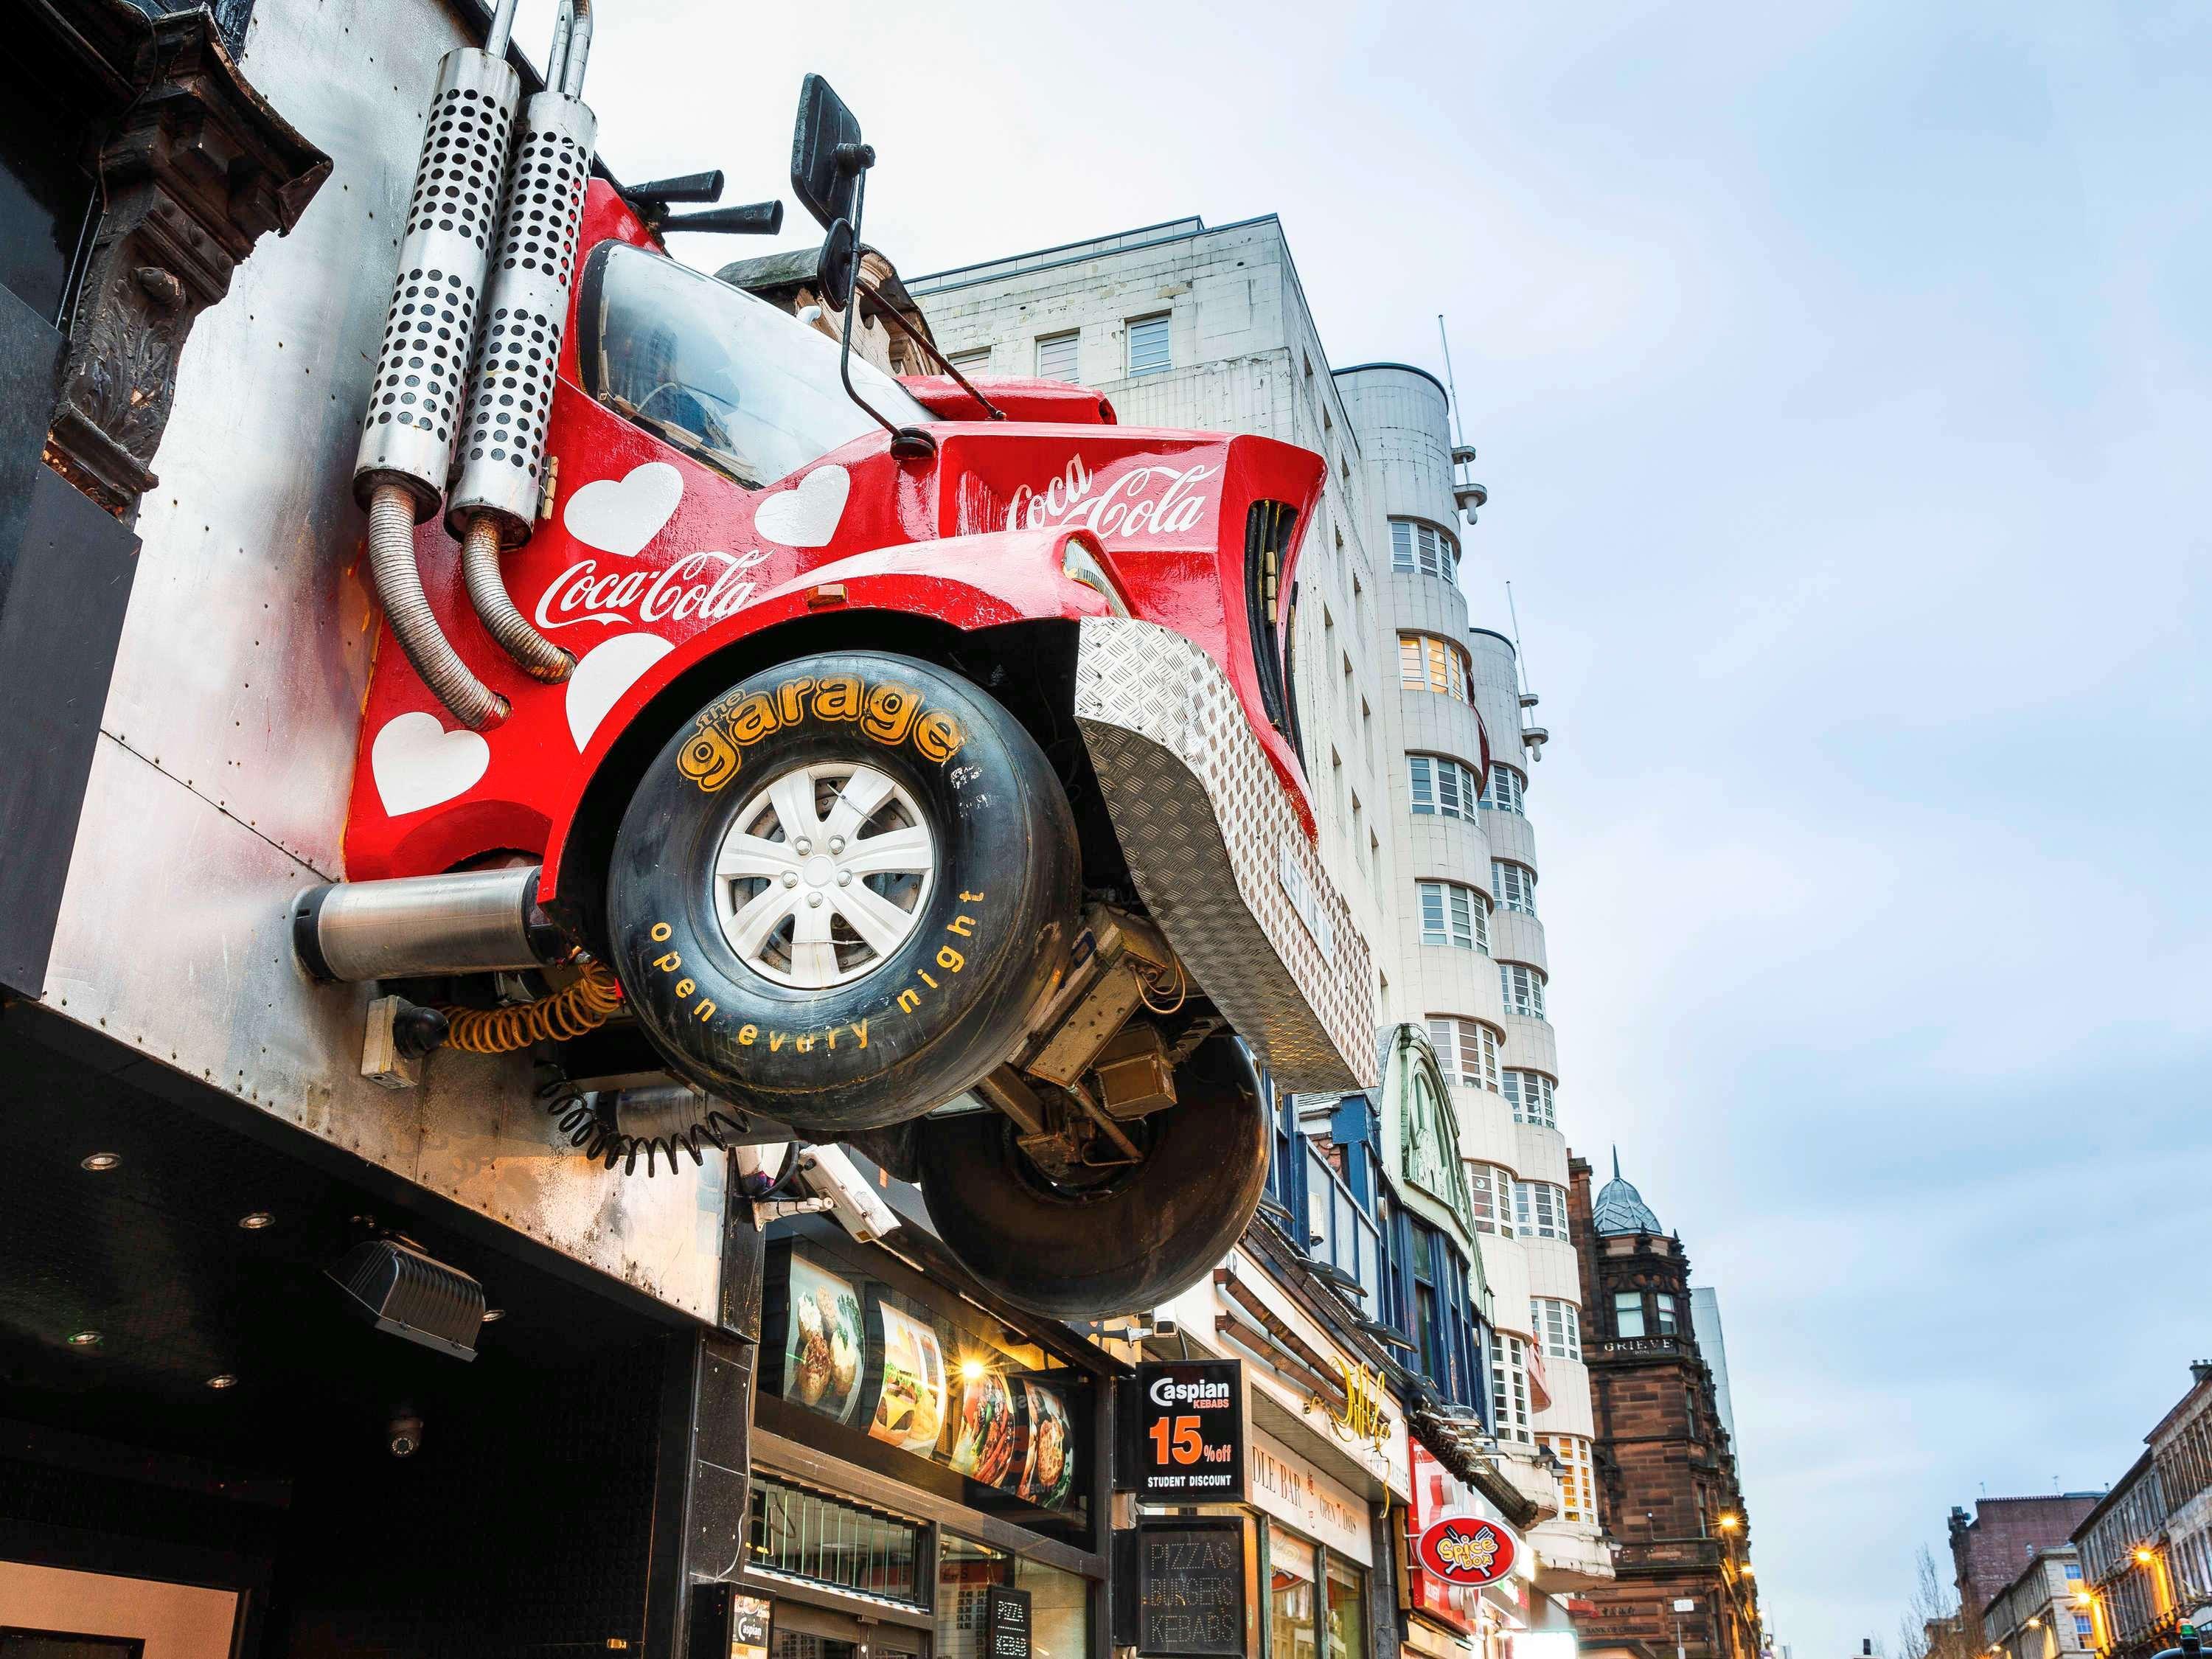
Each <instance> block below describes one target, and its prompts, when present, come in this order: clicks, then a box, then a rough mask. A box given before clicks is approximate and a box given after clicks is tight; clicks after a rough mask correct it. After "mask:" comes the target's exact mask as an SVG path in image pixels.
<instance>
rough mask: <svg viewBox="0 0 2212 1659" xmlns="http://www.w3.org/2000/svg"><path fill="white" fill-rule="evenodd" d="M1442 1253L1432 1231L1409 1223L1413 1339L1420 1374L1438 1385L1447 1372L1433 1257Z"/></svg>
mask: <svg viewBox="0 0 2212 1659" xmlns="http://www.w3.org/2000/svg"><path fill="white" fill-rule="evenodd" d="M1442 1253H1443V1247H1442V1246H1441V1245H1440V1244H1439V1243H1437V1234H1436V1229H1434V1228H1433V1227H1427V1226H1424V1225H1422V1224H1421V1223H1419V1222H1418V1221H1417V1222H1415V1223H1414V1224H1413V1340H1414V1341H1415V1342H1416V1343H1418V1344H1419V1352H1420V1356H1421V1374H1422V1375H1423V1376H1426V1377H1428V1378H1429V1379H1430V1380H1431V1381H1432V1382H1440V1381H1442V1380H1443V1377H1445V1376H1447V1375H1448V1374H1449V1370H1450V1366H1449V1364H1448V1363H1447V1361H1448V1356H1447V1354H1446V1352H1445V1342H1446V1337H1445V1330H1444V1322H1443V1297H1442V1296H1441V1294H1440V1293H1439V1291H1438V1290H1437V1261H1436V1258H1437V1256H1438V1255H1441V1254H1442Z"/></svg>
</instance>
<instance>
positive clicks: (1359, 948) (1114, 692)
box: [1075, 617, 1377, 1091]
mask: <svg viewBox="0 0 2212 1659" xmlns="http://www.w3.org/2000/svg"><path fill="white" fill-rule="evenodd" d="M1081 626H1082V634H1081V646H1080V651H1079V656H1078V658H1077V660H1076V682H1075V714H1076V719H1077V720H1078V722H1079V724H1080V725H1081V726H1082V728H1083V738H1084V742H1085V745H1086V746H1087V747H1088V748H1089V750H1090V751H1091V764H1092V766H1093V767H1094V768H1095V769H1097V774H1098V781H1099V786H1100V788H1101V789H1102V791H1103V793H1104V795H1105V799H1106V810H1107V813H1108V816H1109V817H1111V818H1112V820H1113V823H1114V829H1115V834H1116V835H1118V836H1120V837H1121V848H1122V851H1123V854H1125V855H1126V856H1127V859H1128V861H1129V872H1130V874H1131V875H1132V876H1133V878H1135V880H1136V884H1137V890H1138V891H1139V892H1140V893H1141V894H1143V895H1144V898H1145V902H1146V905H1147V906H1148V907H1150V908H1151V910H1152V919H1153V921H1156V922H1157V923H1158V925H1159V927H1160V928H1161V930H1162V931H1163V932H1164V933H1166V935H1167V937H1168V940H1169V942H1170V944H1171V945H1174V946H1175V948H1176V953H1177V954H1178V955H1179V956H1181V957H1182V959H1183V962H1184V963H1185V964H1186V965H1187V966H1188V968H1189V969H1190V971H1191V973H1192V974H1193V975H1194V976H1195V977H1196V978H1197V980H1198V982H1199V984H1200V987H1202V988H1203V989H1204V990H1205V992H1206V995H1207V996H1208V997H1210V998H1212V1000H1213V1002H1214V1005H1215V1006H1217V1007H1218V1008H1219V1009H1220V1010H1221V1011H1222V1012H1223V1013H1224V1014H1225V1015H1227V1016H1228V1018H1229V1020H1230V1022H1231V1024H1233V1025H1235V1027H1236V1028H1237V1032H1238V1034H1239V1035H1240V1036H1243V1038H1244V1039H1245V1041H1246V1042H1249V1043H1250V1044H1251V1045H1252V1048H1253V1050H1254V1052H1255V1054H1257V1055H1258V1056H1259V1058H1260V1060H1261V1062H1262V1063H1263V1064H1264V1065H1266V1066H1267V1068H1268V1070H1269V1071H1270V1072H1271V1073H1273V1075H1274V1079H1275V1082H1276V1085H1277V1086H1278V1087H1279V1088H1282V1089H1286V1090H1291V1091H1308V1090H1315V1091H1318V1090H1327V1089H1347V1088H1365V1087H1368V1086H1370V1085H1372V1084H1374V1083H1375V1082H1376V1080H1377V1079H1376V1065H1375V1048H1374V1032H1375V1001H1374V992H1373V980H1372V976H1371V975H1370V971H1369V962H1368V945H1367V941H1366V939H1364V938H1362V937H1361V935H1360V934H1359V933H1358V931H1357V930H1356V929H1355V928H1354V927H1352V916H1351V911H1350V909H1349V908H1348V907H1347V906H1346V903H1345V902H1344V899H1343V897H1342V896H1341V895H1340V894H1339V893H1338V891H1337V890H1336V886H1335V884H1334V883H1333V882H1332V881H1331V880H1330V879H1329V878H1328V872H1327V871H1326V870H1325V869H1324V868H1323V867H1322V860H1321V856H1320V854H1318V852H1316V849H1315V848H1314V846H1313V844H1312V843H1311V842H1309V841H1308V840H1307V839H1306V836H1305V832H1304V829H1303V828H1302V827H1301V826H1300V824H1299V823H1298V819H1297V814H1296V813H1295V812H1294V811H1292V810H1291V804H1290V802H1289V801H1288V800H1287V799H1285V797H1284V794H1283V789H1282V785H1281V784H1280V783H1279V781H1277V778H1276V775H1275V772H1274V769H1273V767H1271V766H1270V765H1269V764H1268V762H1267V755H1266V753H1265V751H1264V750H1261V747H1260V743H1259V739H1258V738H1255V736H1254V735H1253V733H1252V729H1251V726H1249V723H1248V722H1247V721H1246V720H1245V716H1244V710H1243V705H1242V704H1241V703H1239V702H1238V701H1237V694H1236V692H1235V691H1234V690H1232V689H1231V686H1230V684H1229V677H1228V676H1227V675H1226V674H1225V673H1224V672H1223V671H1221V667H1220V665H1218V664H1217V663H1216V662H1215V661H1214V660H1213V659H1212V658H1211V657H1209V656H1207V655H1206V653H1205V652H1203V651H1201V650H1200V649H1199V647H1197V646H1195V645H1194V644H1192V643H1191V641H1188V640H1187V639H1185V638H1184V637H1183V636H1182V635H1180V634H1176V633H1173V632H1171V631H1170V630H1169V629H1164V628H1160V627H1158V626H1156V625H1154V624H1152V623H1142V622H1132V621H1124V620H1121V619H1119V618H1106V617H1088V618H1085V620H1084V622H1083V623H1082V625H1081ZM1294 888H1295V889H1302V896H1303V898H1304V903H1303V904H1301V902H1300V897H1301V895H1299V894H1294V891H1293V889H1294ZM1302 910H1303V911H1304V914H1301V912H1302ZM1317 934H1318V935H1319V936H1318V937H1317ZM1322 939H1328V946H1327V947H1326V948H1325V947H1324V945H1323V943H1322Z"/></svg>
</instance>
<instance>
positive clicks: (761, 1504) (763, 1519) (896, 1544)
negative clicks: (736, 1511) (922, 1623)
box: [746, 1475, 923, 1607]
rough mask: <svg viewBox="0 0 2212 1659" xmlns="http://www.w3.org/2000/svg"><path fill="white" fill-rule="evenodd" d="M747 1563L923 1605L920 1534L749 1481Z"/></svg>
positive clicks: (839, 1504) (851, 1508) (799, 1491)
mask: <svg viewBox="0 0 2212 1659" xmlns="http://www.w3.org/2000/svg"><path fill="white" fill-rule="evenodd" d="M746 1544H747V1559H748V1560H749V1561H750V1565H752V1566H754V1567H755V1568H756V1569H758V1570H760V1571H764V1572H768V1573H772V1574H775V1575H777V1576H779V1577H785V1578H798V1579H804V1580H806V1581H808V1582H810V1583H817V1584H827V1585H831V1586H834V1587H835V1588H836V1589H847V1590H858V1591H860V1592H861V1593H863V1594H865V1595H880V1596H882V1597H883V1598H884V1600H885V1601H904V1602H907V1603H908V1604H909V1605H910V1606H914V1607H920V1606H921V1605H923V1600H922V1595H921V1577H920V1572H919V1567H920V1564H921V1554H922V1551H921V1527H919V1526H918V1525H916V1524H915V1522H911V1521H907V1520H903V1519H902V1518H900V1517H899V1516H893V1515H885V1514H884V1513H883V1512H882V1511H880V1510H870V1509H864V1508H862V1507H861V1506H860V1504H852V1503H848V1502H846V1501H845V1500H844V1499H842V1498H831V1497H829V1496H827V1495H826V1494H824V1493H822V1492H809V1491H807V1490H806V1489H805V1487H803V1486H787V1485H786V1484H784V1483H783V1482H782V1481H781V1480H767V1479H765V1478H763V1477H762V1476H760V1475H755V1476H754V1477H753V1487H752V1514H751V1523H750V1527H749V1528H748V1529H747V1537H746Z"/></svg>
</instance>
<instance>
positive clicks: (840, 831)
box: [714, 761, 937, 991]
mask: <svg viewBox="0 0 2212 1659" xmlns="http://www.w3.org/2000/svg"><path fill="white" fill-rule="evenodd" d="M936 875H937V837H936V836H934V835H933V833H932V832H931V830H930V827H929V820H928V819H927V817H924V816H923V815H922V811H921V807H920V806H919V805H916V803H915V799H914V797H913V796H912V795H910V794H908V793H907V792H906V791H905V790H904V789H902V788H901V787H899V785H898V783H897V782H896V781H895V780H894V779H893V778H891V777H890V775H888V774H887V773H884V772H879V771H878V770H877V769H875V768H874V767H872V766H868V765H866V764H863V763H858V762H854V761H828V762H824V763H821V764H818V765H814V766H799V767H794V768H793V769H791V770H790V771H788V772H786V773H783V774H781V775H780V776H777V777H775V778H771V779H770V780H769V782H768V783H767V784H766V786H765V787H763V788H761V789H760V790H759V791H758V792H757V793H755V794H754V795H753V797H752V799H750V800H748V801H747V802H746V803H745V805H744V808H743V809H742V810H741V811H739V812H738V816H737V817H736V818H735V819H734V820H733V821H732V823H731V825H730V829H729V832H728V833H727V834H726V835H725V836H723V837H722V844H721V846H720V848H719V849H717V851H716V853H715V855H714V910H715V914H716V915H717V916H718V917H719V918H720V921H721V924H722V936H723V938H725V939H727V940H728V941H729V944H730V948H731V949H732V951H736V952H737V953H738V959H739V960H741V961H742V962H744V964H745V966H747V967H748V968H750V969H752V970H753V971H754V972H755V973H757V974H759V975H762V976H763V978H765V979H771V980H774V981H775V982H776V983H777V984H779V985H788V986H792V987H794V988H796V989H799V990H804V991H825V990H828V989H829V988H831V987H835V986H839V985H849V984H850V983H852V982H853V981H854V980H857V979H861V978H865V977H866V975H869V974H871V973H872V972H874V971H875V970H876V969H878V968H880V967H881V966H883V964H884V962H885V960H887V959H888V958H889V957H891V956H892V955H893V954H894V953H896V951H897V950H898V948H899V947H900V946H901V945H904V944H905V943H906V942H907V940H908V939H909V938H911V937H912V936H913V933H914V930H915V928H916V927H918V926H920V925H921V915H922V911H923V909H924V908H925V907H926V906H927V903H928V902H929V890H930V887H931V885H932V884H933V882H934V880H935V878H936Z"/></svg>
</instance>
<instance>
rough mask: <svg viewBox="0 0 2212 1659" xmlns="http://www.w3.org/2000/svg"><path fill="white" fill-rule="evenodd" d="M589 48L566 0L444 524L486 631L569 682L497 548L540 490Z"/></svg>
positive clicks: (514, 186) (576, 210) (581, 3)
mask: <svg viewBox="0 0 2212 1659" xmlns="http://www.w3.org/2000/svg"><path fill="white" fill-rule="evenodd" d="M591 47H592V7H591V0H562V7H561V10H560V14H559V17H558V20H557V21H556V25H555V28H554V37H553V51H552V52H551V54H550V57H549V58H548V59H547V64H546V71H545V80H546V89H545V90H544V92H541V93H539V94H537V95H536V96H535V97H533V98H532V99H531V100H529V101H528V102H527V103H526V104H525V105H524V106H523V109H522V115H521V118H520V122H519V123H518V124H517V126H516V131H515V143H514V165H513V171H512V173H511V176H510V179H509V182H508V184H507V195H506V198H505V203H506V205H505V211H504V212H503V214H502V216H501V222H500V229H499V235H498V239H497V240H496V241H495V244H494V246H493V248H492V252H491V268H490V272H489V282H488V291H487V293H486V294H485V295H484V307H485V310H484V325H483V334H482V337H481V343H480V344H479V346H478V348H477V360H476V366H475V371H474V374H473V375H472V376H471V397H470V402H469V408H468V414H467V418H466V419H465V420H464V421H463V422H460V426H459V431H460V435H459V440H458V441H457V442H456V444H455V446H454V453H453V477H452V488H453V500H452V506H451V507H450V508H449V509H448V511H447V515H446V525H447V529H448V530H450V531H451V532H453V535H454V536H455V537H456V538H458V539H459V541H460V543H461V569H462V575H463V578H464V580H465V585H466V586H467V588H468V594H469V599H470V602H471V604H472V605H474V606H475V607H476V611H477V616H478V617H481V618H482V619H483V625H484V629H485V630H486V631H487V632H488V633H489V634H490V635H491V636H492V637H493V638H494V639H495V640H496V641H499V644H500V647H501V649H502V650H504V651H505V652H506V653H507V655H508V656H509V657H511V658H513V659H514V661H515V662H516V664H517V665H520V667H521V669H522V670H523V671H524V672H525V673H527V674H529V675H531V676H532V678H536V679H540V680H548V681H558V680H563V679H566V678H568V674H569V672H570V671H572V670H573V669H574V667H575V665H576V659H575V658H574V656H573V655H571V654H570V653H568V652H567V651H565V650H563V649H562V647H559V646H557V645H556V644H554V643H553V642H552V641H550V640H549V639H547V638H546V637H545V636H544V635H543V634H541V633H539V632H538V629H536V628H534V627H532V625H531V623H530V622H529V620H528V619H527V618H526V617H524V616H523V615H522V613H521V612H520V611H519V610H517V609H516V607H515V605H514V601H513V599H511V598H510V597H509V596H508V594H507V584H506V581H505V580H504V578H503V577H502V576H501V573H500V556H501V553H502V552H503V551H505V550H507V549H510V548H515V547H520V545H522V544H524V543H525V542H526V541H528V540H529V539H530V534H531V531H532V526H533V525H534V524H535V522H536V520H537V516H538V501H539V499H540V497H541V495H542V493H543V489H544V484H543V478H544V470H545V425H546V419H547V416H549V415H550V413H551V412H552V407H553V382H554V378H555V376H556V374H558V372H559V369H560V362H561V342H562V335H563V334H564V333H565V332H566V331H567V329H568V281H569V276H570V275H571V273H572V271H573V270H574V264H575V258H576V239H577V234H578V231H579V229H580V226H581V223H582V220H583V212H584V192H585V191H586V189H587V188H588V187H589V185H590V183H591V174H592V152H593V150H594V149H596V148H597V146H598V143H599V118H598V117H597V116H595V115H593V114H592V111H591V109H590V107H589V106H587V105H586V104H585V103H584V102H583V100H582V93H583V88H584V68H585V64H586V60H587V59H588V58H589V57H590V54H591Z"/></svg>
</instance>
